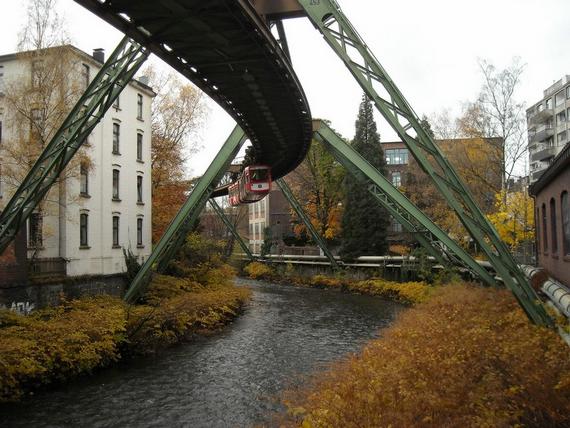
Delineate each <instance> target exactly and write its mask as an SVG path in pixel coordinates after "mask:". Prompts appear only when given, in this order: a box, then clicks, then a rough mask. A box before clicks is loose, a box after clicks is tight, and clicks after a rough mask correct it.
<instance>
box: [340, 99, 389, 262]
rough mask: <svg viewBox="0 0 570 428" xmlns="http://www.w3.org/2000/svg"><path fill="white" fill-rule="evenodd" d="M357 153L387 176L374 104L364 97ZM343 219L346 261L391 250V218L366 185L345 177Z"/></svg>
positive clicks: (357, 132) (356, 147)
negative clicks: (389, 235)
mask: <svg viewBox="0 0 570 428" xmlns="http://www.w3.org/2000/svg"><path fill="white" fill-rule="evenodd" d="M352 146H353V147H354V149H355V150H356V151H357V152H358V153H360V154H361V155H362V156H363V157H364V158H365V159H366V160H367V161H368V162H369V163H370V164H371V165H372V166H374V167H376V169H378V171H379V172H380V173H381V174H383V175H386V160H385V158H384V151H383V150H382V147H381V145H380V135H379V134H378V131H377V128H376V122H375V121H374V110H373V107H372V103H371V101H370V100H369V99H368V98H367V97H366V96H363V98H362V103H361V104H360V108H359V111H358V119H357V120H356V135H355V137H354V140H353V142H352ZM345 201H346V202H345V207H344V208H345V209H344V214H343V217H342V250H341V256H342V258H343V259H345V260H352V259H355V258H356V257H359V256H365V255H384V254H386V253H387V250H388V242H387V239H386V238H387V229H388V226H389V225H390V215H389V214H388V212H387V211H386V210H385V209H384V208H382V206H381V205H379V203H378V201H377V200H376V198H375V197H374V196H372V195H371V194H370V193H369V192H368V190H367V186H366V184H363V183H362V182H360V181H357V180H356V179H355V178H354V177H352V176H351V175H348V174H347V176H346V200H345Z"/></svg>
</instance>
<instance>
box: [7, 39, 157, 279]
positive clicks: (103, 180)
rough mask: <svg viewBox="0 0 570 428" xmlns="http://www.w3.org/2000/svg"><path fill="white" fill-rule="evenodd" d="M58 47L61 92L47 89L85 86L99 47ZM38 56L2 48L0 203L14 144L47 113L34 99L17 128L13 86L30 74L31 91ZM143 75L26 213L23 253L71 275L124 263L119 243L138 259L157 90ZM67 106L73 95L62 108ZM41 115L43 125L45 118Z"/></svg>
mask: <svg viewBox="0 0 570 428" xmlns="http://www.w3.org/2000/svg"><path fill="white" fill-rule="evenodd" d="M58 50H61V52H64V53H65V55H67V56H68V59H67V61H68V62H67V64H68V65H67V66H66V68H65V70H64V77H63V78H62V79H59V80H60V82H59V84H60V85H61V88H59V89H58V91H59V92H57V91H56V92H53V91H51V92H50V93H52V94H53V93H59V94H61V93H69V92H70V91H71V89H70V88H72V87H73V85H74V84H79V85H80V86H82V87H80V89H81V90H83V89H84V88H85V87H86V86H87V84H88V82H89V81H90V80H92V79H93V78H94V77H95V75H96V74H97V73H98V72H99V70H100V69H101V66H102V63H103V62H104V53H103V51H102V50H95V51H94V54H93V56H91V55H88V54H86V53H85V52H83V51H81V50H79V49H77V48H75V47H72V46H66V47H63V48H54V49H53V52H55V53H56V55H59V54H58V53H57V52H58ZM30 58H31V59H30ZM35 58H36V57H35V56H34V55H33V54H30V53H28V55H26V54H10V55H3V56H0V209H2V208H3V206H4V205H5V204H6V203H7V201H8V199H9V197H10V196H11V194H12V193H13V192H14V190H15V188H16V187H15V186H16V185H17V184H18V183H17V180H14V174H12V175H11V176H9V174H5V173H4V174H3V172H5V171H4V170H7V169H8V168H10V169H11V170H12V171H14V169H15V166H14V165H15V161H14V158H15V154H14V150H16V151H17V150H19V149H20V148H22V146H24V145H26V142H27V141H31V138H33V133H34V132H35V131H34V130H35V128H36V126H35V125H34V123H33V121H34V119H36V116H37V117H40V116H41V115H42V114H44V112H43V111H37V110H39V109H40V106H39V105H31V106H30V115H29V118H30V125H29V129H30V130H29V136H28V133H27V132H25V133H23V132H22V128H23V127H22V123H21V122H22V115H21V114H19V115H17V114H14V111H12V110H16V109H17V108H16V107H15V105H14V102H12V101H11V98H10V91H14V90H17V89H15V88H26V87H27V86H30V82H31V88H32V89H31V92H33V91H34V89H33V88H34V85H35V84H39V82H38V83H36V82H35V80H36V78H37V75H38V72H37V69H40V70H41V69H42V68H45V67H46V64H45V63H44V61H43V60H36V59H35ZM46 75H47V72H46ZM38 80H39V79H38ZM44 83H45V82H44ZM145 83H146V82H144V79H141V80H139V81H132V82H131V83H130V84H129V85H128V86H127V87H126V88H125V89H124V90H123V92H122V93H121V95H120V97H119V99H118V100H117V102H115V104H114V105H113V106H112V107H111V108H110V109H109V110H108V112H107V114H106V115H105V116H104V118H103V119H102V120H101V122H100V123H99V125H97V127H96V128H95V129H94V130H93V132H92V133H91V135H90V136H89V137H88V139H87V141H86V144H84V148H82V149H81V152H80V153H78V155H77V156H76V159H74V161H72V163H70V165H69V166H68V168H67V171H66V172H65V173H64V174H62V176H63V175H65V177H66V178H60V182H59V183H58V184H56V185H54V189H52V190H51V191H50V194H49V195H48V198H47V202H46V203H45V204H44V208H43V209H41V210H39V211H38V212H35V213H33V214H32V215H31V217H30V219H29V220H28V224H27V240H28V258H29V259H32V263H31V265H32V267H33V266H36V269H37V270H40V271H44V270H46V269H47V270H49V269H50V268H49V266H55V265H58V264H59V265H60V266H61V265H63V266H65V271H66V274H67V275H68V276H79V275H110V274H116V273H120V272H123V271H125V262H124V256H123V249H131V250H132V252H133V254H135V255H136V256H137V257H138V258H139V260H141V261H143V260H144V259H145V258H146V257H148V255H149V254H150V252H151V162H150V155H151V102H152V99H153V97H154V95H155V94H154V92H153V91H152V89H151V88H150V87H149V86H148V85H146V84H145ZM26 85H27V86H26ZM26 90H27V89H26ZM28 92H30V91H28ZM34 96H35V95H32V96H31V98H30V99H32V100H33V99H36V98H37V96H36V98H34ZM61 96H64V95H61ZM76 98H77V97H75V99H76ZM34 103H35V101H34V102H33V103H32V104H34ZM46 105H49V103H47V104H46ZM71 107H72V104H71V103H70V105H68V106H67V109H68V110H69V109H70V108H71ZM41 108H43V109H44V110H45V106H44V107H41ZM46 117H47V114H45V115H44V117H43V118H42V120H43V122H42V124H43V125H46V123H47V122H49V120H50V119H46ZM61 119H63V117H62V118H61ZM46 126H47V125H46ZM24 128H25V127H24ZM54 129H56V126H54ZM16 167H18V166H17V165H16ZM22 168H24V166H22ZM2 174H3V175H2ZM42 261H43V262H45V263H44V264H43V265H42ZM38 266H39V267H38ZM42 266H43V267H42Z"/></svg>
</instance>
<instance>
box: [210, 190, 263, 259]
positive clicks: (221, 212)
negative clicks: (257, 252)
mask: <svg viewBox="0 0 570 428" xmlns="http://www.w3.org/2000/svg"><path fill="white" fill-rule="evenodd" d="M210 205H211V206H212V208H213V209H214V211H215V212H216V214H218V217H220V218H221V219H222V221H223V222H224V224H225V225H226V227H227V228H228V230H229V231H230V232H231V234H232V235H233V236H234V238H236V240H237V241H238V244H239V245H240V247H241V249H242V250H243V252H244V253H245V254H247V257H248V258H249V259H250V260H251V261H254V260H255V257H253V254H252V253H251V250H250V249H249V247H248V246H247V245H246V243H245V242H244V241H243V239H242V237H241V236H240V234H239V233H238V231H237V229H236V228H235V226H234V225H233V223H232V222H231V221H230V220H229V218H228V216H226V214H225V213H224V210H223V209H222V207H220V206H219V205H218V203H217V202H216V200H215V199H214V198H212V199H210Z"/></svg>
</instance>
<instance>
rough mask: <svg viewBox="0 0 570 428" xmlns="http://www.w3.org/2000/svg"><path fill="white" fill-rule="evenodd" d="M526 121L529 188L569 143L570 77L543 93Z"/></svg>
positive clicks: (530, 109)
mask: <svg viewBox="0 0 570 428" xmlns="http://www.w3.org/2000/svg"><path fill="white" fill-rule="evenodd" d="M526 117H527V127H528V141H529V144H528V148H529V157H530V182H531V184H532V183H534V182H535V181H537V180H538V179H539V178H540V176H541V175H542V173H543V172H544V171H545V170H546V168H548V166H549V165H550V164H551V163H552V160H553V159H554V158H555V157H556V156H557V155H558V153H560V152H561V151H562V149H563V148H564V146H566V144H567V143H568V141H570V76H564V77H563V78H562V79H560V80H559V81H557V82H556V83H554V84H552V85H551V86H550V87H548V88H547V89H545V90H544V93H543V98H542V99H541V100H540V101H539V102H538V103H535V104H534V105H533V106H532V107H530V108H529V109H527V111H526Z"/></svg>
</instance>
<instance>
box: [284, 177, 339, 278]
mask: <svg viewBox="0 0 570 428" xmlns="http://www.w3.org/2000/svg"><path fill="white" fill-rule="evenodd" d="M275 182H276V183H277V185H278V186H279V188H280V189H281V191H282V192H283V194H284V195H285V198H287V200H288V201H289V204H291V207H293V209H294V210H295V212H296V213H297V215H298V216H299V218H300V219H301V220H302V221H303V223H304V224H305V226H306V228H307V230H308V231H309V233H310V234H311V237H312V238H313V239H314V240H315V242H316V243H317V245H318V246H319V247H320V248H321V250H323V253H325V256H327V259H329V262H330V264H331V268H332V269H333V270H338V269H339V266H338V262H337V261H336V260H335V258H334V256H333V254H332V253H331V252H330V250H329V248H328V247H327V243H326V242H325V240H324V239H323V238H322V236H321V235H319V233H318V232H317V230H316V229H315V227H314V226H313V223H311V219H310V218H309V217H308V216H307V214H306V213H305V211H304V210H303V207H301V204H300V203H299V201H297V198H295V195H294V194H293V192H292V191H291V188H290V187H289V185H288V184H287V183H286V182H285V180H283V179H279V180H276V181H275Z"/></svg>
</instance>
